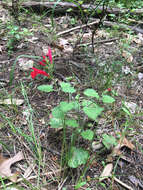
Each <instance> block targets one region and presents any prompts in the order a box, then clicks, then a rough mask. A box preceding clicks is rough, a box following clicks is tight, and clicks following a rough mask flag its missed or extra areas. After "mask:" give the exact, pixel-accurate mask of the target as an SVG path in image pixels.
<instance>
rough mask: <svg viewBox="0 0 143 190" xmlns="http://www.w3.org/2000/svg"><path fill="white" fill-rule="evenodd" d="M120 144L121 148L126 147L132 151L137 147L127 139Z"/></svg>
mask: <svg viewBox="0 0 143 190" xmlns="http://www.w3.org/2000/svg"><path fill="white" fill-rule="evenodd" d="M119 144H120V147H121V148H122V147H124V146H126V147H128V148H129V149H131V150H133V149H134V148H135V146H134V145H133V144H132V143H131V142H130V141H128V140H127V139H126V138H125V137H124V138H121V139H120V140H119Z"/></svg>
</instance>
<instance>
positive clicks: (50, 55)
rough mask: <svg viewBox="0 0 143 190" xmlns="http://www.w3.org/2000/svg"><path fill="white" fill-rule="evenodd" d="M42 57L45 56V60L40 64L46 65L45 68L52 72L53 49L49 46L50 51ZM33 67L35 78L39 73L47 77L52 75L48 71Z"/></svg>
mask: <svg viewBox="0 0 143 190" xmlns="http://www.w3.org/2000/svg"><path fill="white" fill-rule="evenodd" d="M42 57H43V60H42V61H40V62H39V65H42V66H45V69H46V70H48V71H49V72H50V74H52V68H53V60H52V51H51V49H50V48H49V49H48V53H47V54H46V56H45V55H43V56H42ZM48 59H49V60H48ZM49 62H50V64H49ZM50 65H51V66H52V67H51V66H50ZM32 69H33V71H32V72H31V77H32V79H34V78H35V77H36V76H37V75H38V74H40V75H44V76H46V77H50V75H49V73H47V72H46V71H43V70H40V69H37V68H35V67H32Z"/></svg>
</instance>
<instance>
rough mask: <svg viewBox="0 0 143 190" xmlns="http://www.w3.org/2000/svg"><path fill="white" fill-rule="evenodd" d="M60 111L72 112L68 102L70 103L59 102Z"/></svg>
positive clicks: (70, 104) (71, 106)
mask: <svg viewBox="0 0 143 190" xmlns="http://www.w3.org/2000/svg"><path fill="white" fill-rule="evenodd" d="M60 109H61V110H62V111H63V112H68V111H70V110H72V109H74V105H73V104H72V103H71V102H70V103H68V102H64V101H63V102H61V103H60Z"/></svg>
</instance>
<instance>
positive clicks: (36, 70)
mask: <svg viewBox="0 0 143 190" xmlns="http://www.w3.org/2000/svg"><path fill="white" fill-rule="evenodd" d="M32 69H33V70H34V71H32V72H31V77H32V79H34V78H35V77H36V76H37V75H38V74H40V75H44V76H46V77H50V75H49V74H48V73H46V72H45V71H42V70H39V69H37V68H35V67H32Z"/></svg>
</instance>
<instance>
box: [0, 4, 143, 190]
mask: <svg viewBox="0 0 143 190" xmlns="http://www.w3.org/2000/svg"><path fill="white" fill-rule="evenodd" d="M0 12H1V13H0V15H1V17H0V23H1V24H0V26H1V31H0V37H1V39H0V134H1V135H0V144H1V157H0V159H1V160H0V174H1V176H2V173H1V170H2V168H3V167H4V168H6V167H7V166H6V165H7V162H6V163H5V164H3V165H2V164H1V163H2V160H3V159H4V161H5V160H6V158H9V157H14V155H17V153H18V152H21V151H22V154H23V155H24V159H22V158H20V159H19V160H21V161H19V162H17V163H15V164H13V166H12V173H13V172H15V171H17V172H18V173H20V175H19V176H18V179H14V180H13V179H12V180H11V182H10V181H9V179H5V180H4V179H1V182H0V189H7V190H8V189H12V187H13V188H14V187H15V189H28V190H29V189H31V190H32V189H41V190H46V189H49V190H55V189H57V190H62V189H63V190H72V189H75V185H76V184H77V182H78V180H79V178H80V176H81V175H82V171H83V170H84V167H85V165H84V166H83V165H81V166H79V167H78V168H74V169H72V168H71V169H70V168H68V169H65V170H66V175H67V176H66V177H63V173H64V171H63V170H64V169H61V167H60V158H61V148H62V140H63V139H62V137H63V136H62V135H63V131H62V129H54V128H51V126H50V124H49V119H50V117H51V110H52V108H54V107H55V106H57V105H59V103H60V102H61V101H66V100H67V98H68V96H66V95H65V93H63V92H61V91H60V90H57V91H54V92H50V93H45V92H41V91H39V90H38V89H37V87H38V86H39V85H43V84H54V85H56V86H57V88H58V87H59V84H60V82H62V81H64V82H70V83H71V84H72V86H74V88H75V89H78V93H79V94H83V91H84V90H85V89H87V88H93V89H95V90H96V91H97V92H98V93H99V94H102V93H103V91H106V90H108V91H109V92H108V93H109V94H110V95H112V96H114V98H115V99H116V101H115V102H114V105H113V106H109V109H108V110H107V111H104V113H103V114H101V116H100V117H99V118H98V121H97V122H94V123H93V122H92V121H91V120H86V124H85V128H86V129H88V128H90V127H89V125H88V124H89V123H90V124H91V123H92V130H94V139H93V142H92V143H91V142H89V141H86V140H83V139H81V137H79V139H78V146H79V145H80V146H81V147H85V148H87V150H89V152H90V158H92V159H91V160H92V161H91V160H90V161H91V162H90V164H86V171H85V173H84V176H83V178H82V181H84V182H85V185H84V184H83V185H81V187H79V188H78V187H77V189H85V190H86V189H87V190H89V189H94V190H96V189H97V190H102V189H112V190H123V189H134V190H139V189H143V163H142V160H143V154H142V153H143V34H139V33H137V34H135V33H133V32H131V31H124V30H120V29H118V28H114V29H113V28H109V27H105V26H102V27H100V28H98V29H97V31H96V33H95V36H94V41H95V42H96V43H95V44H94V52H93V49H92V45H91V44H87V43H90V42H91V36H92V28H90V27H85V28H83V29H82V30H80V29H77V30H73V31H71V32H70V31H69V32H67V33H65V34H63V35H62V34H61V35H60V34H59V32H61V31H65V30H67V29H69V28H73V27H75V26H81V25H82V23H81V21H80V19H79V18H78V17H72V16H69V15H63V16H61V15H59V17H58V16H57V17H55V18H54V20H53V21H54V22H53V23H54V30H53V27H52V23H51V19H50V18H49V17H48V16H43V15H41V14H37V13H34V11H33V12H32V13H31V12H30V11H27V12H23V13H21V15H20V19H21V21H20V23H21V24H20V26H19V29H18V30H17V29H16V30H15V29H14V27H13V25H11V23H10V20H11V16H10V15H9V13H8V11H7V10H6V9H4V8H2V7H1V10H0ZM24 28H26V29H28V31H27V30H24ZM12 30H14V32H15V33H16V34H20V40H19V41H18V42H16V43H17V44H14V45H13V44H12V45H10V43H11V42H10V40H11V39H13V38H14V37H15V36H13V34H11V33H10V32H11V31H12ZM19 30H20V32H22V33H19V32H18V31H19ZM58 34H59V35H58ZM108 40H109V41H108ZM12 43H13V42H12ZM14 43H15V42H14ZM81 44H82V45H81ZM11 46H12V48H11ZM14 46H15V47H14ZM49 47H50V48H51V50H52V56H53V60H54V64H55V70H54V74H53V76H54V77H53V79H51V80H50V79H47V78H46V77H44V76H37V77H36V78H35V79H32V78H31V75H30V73H31V71H32V67H33V65H34V67H37V65H38V61H39V60H42V56H43V55H44V54H45V53H46V52H48V48H49ZM26 55H28V56H29V57H28V56H26ZM18 56H20V57H18ZM30 56H31V57H30ZM32 56H37V57H39V58H40V59H37V57H32ZM15 60H16V61H15ZM29 61H31V62H29ZM30 64H31V65H32V66H31V65H30ZM109 89H110V90H109ZM75 95H76V94H73V95H72V96H73V97H75ZM13 99H16V102H14V103H13V102H12V100H13ZM18 100H22V101H21V102H18ZM68 133H69V135H68V137H67V138H70V136H71V131H70V130H69V131H68ZM103 134H107V135H109V137H111V136H112V137H114V138H115V139H116V140H117V142H118V143H119V139H120V138H121V137H122V139H123V142H122V143H121V142H120V145H121V147H120V148H121V149H120V150H118V151H121V153H119V152H118V153H116V154H115V155H114V156H113V155H112V154H111V153H113V150H115V149H114V148H115V147H113V146H111V147H110V149H107V148H106V147H105V146H104V145H103V143H102V142H103ZM33 137H34V138H35V141H36V143H35V141H34V140H33ZM67 141H68V139H67ZM95 144H96V145H99V146H94V145H95ZM109 144H110V143H109ZM38 151H39V152H40V155H41V157H40V158H39V155H37V154H38ZM114 153H115V152H114ZM2 155H3V156H2ZM38 159H41V160H40V161H39V160H38ZM15 162H16V161H15ZM109 163H110V164H112V166H113V169H112V171H111V172H109V174H108V172H107V173H106V175H107V178H106V179H104V180H100V175H101V173H102V172H103V169H104V168H105V167H106V166H107V165H108V166H110V165H109ZM10 166H11V165H10ZM108 166H107V167H108ZM7 170H8V168H7ZM107 170H108V169H107ZM111 173H112V174H111ZM110 174H111V176H110ZM6 175H7V176H6ZM6 175H5V177H9V176H10V175H9V171H8V173H7V174H6ZM11 185H14V186H11ZM8 187H9V188H8Z"/></svg>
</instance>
